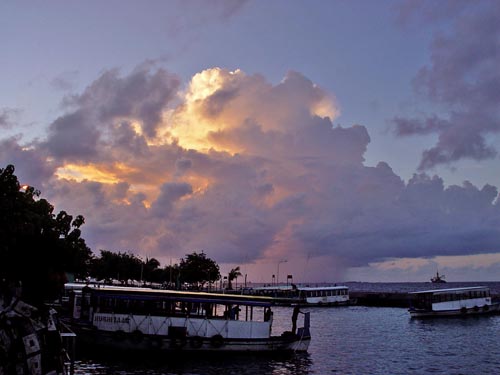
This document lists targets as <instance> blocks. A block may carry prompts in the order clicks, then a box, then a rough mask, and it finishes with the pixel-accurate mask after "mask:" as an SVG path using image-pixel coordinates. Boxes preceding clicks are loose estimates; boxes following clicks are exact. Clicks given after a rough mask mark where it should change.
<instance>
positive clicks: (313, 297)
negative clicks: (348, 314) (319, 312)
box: [297, 285, 353, 306]
mask: <svg viewBox="0 0 500 375" xmlns="http://www.w3.org/2000/svg"><path fill="white" fill-rule="evenodd" d="M297 292H298V301H299V304H301V305H307V306H346V305H350V304H353V301H352V300H350V299H349V288H348V287H347V286H343V285H342V286H337V285H335V286H317V287H301V286H298V287H297Z"/></svg>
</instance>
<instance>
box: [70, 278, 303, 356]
mask: <svg viewBox="0 0 500 375" xmlns="http://www.w3.org/2000/svg"><path fill="white" fill-rule="evenodd" d="M271 305H272V299H271V298H267V297H252V296H242V295H232V294H215V293H202V292H185V291H172V290H155V289H146V288H127V287H123V288H120V287H114V288H109V287H105V286H104V287H85V288H83V289H82V290H81V291H80V292H79V291H75V292H74V293H73V294H72V296H70V306H72V307H73V308H72V311H70V312H69V317H70V324H71V327H72V328H73V330H74V331H75V333H76V335H77V342H78V343H83V344H84V345H85V344H89V345H91V346H92V347H99V348H101V347H102V348H106V349H113V350H129V351H140V350H143V351H148V352H161V353H163V352H168V351H175V352H177V353H181V352H184V351H185V352H212V353H215V352H252V353H258V352H303V351H307V349H308V346H309V342H310V340H311V336H310V331H309V324H310V318H309V313H308V312H305V313H304V320H303V326H302V327H300V328H298V329H297V331H296V332H291V331H285V332H283V333H282V334H281V335H280V336H272V335H271V330H272V322H273V314H272V311H271Z"/></svg>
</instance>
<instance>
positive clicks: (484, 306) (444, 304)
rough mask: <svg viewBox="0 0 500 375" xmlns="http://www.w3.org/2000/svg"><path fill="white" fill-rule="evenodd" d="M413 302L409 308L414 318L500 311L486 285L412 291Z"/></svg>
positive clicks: (499, 306) (499, 305)
mask: <svg viewBox="0 0 500 375" xmlns="http://www.w3.org/2000/svg"><path fill="white" fill-rule="evenodd" d="M410 295H412V296H413V297H414V298H413V303H412V306H411V307H410V309H409V312H410V316H411V317H412V318H428V317H441V316H444V317H450V316H468V315H481V314H492V313H497V312H498V311H500V304H499V303H493V302H492V300H491V294H490V289H489V288H488V287H486V286H474V287H466V288H449V289H434V290H424V291H419V292H411V293H410Z"/></svg>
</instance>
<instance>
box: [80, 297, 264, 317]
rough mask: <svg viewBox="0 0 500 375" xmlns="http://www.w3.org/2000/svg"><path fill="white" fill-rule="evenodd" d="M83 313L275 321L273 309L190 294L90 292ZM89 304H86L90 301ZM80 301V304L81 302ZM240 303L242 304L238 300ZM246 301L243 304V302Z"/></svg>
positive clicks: (83, 305) (83, 300)
mask: <svg viewBox="0 0 500 375" xmlns="http://www.w3.org/2000/svg"><path fill="white" fill-rule="evenodd" d="M83 297H84V298H83V299H82V300H81V301H82V302H83V303H82V314H83V313H84V309H85V311H86V313H87V317H88V318H90V319H92V318H91V317H90V316H88V315H89V313H90V312H91V311H92V312H93V313H114V314H134V315H154V316H165V317H171V316H178V317H198V318H214V319H227V320H253V321H265V320H270V319H272V312H271V309H270V307H264V306H254V305H247V304H244V303H243V304H240V303H235V301H227V300H220V301H206V300H203V299H200V300H199V301H198V300H197V298H195V297H192V296H190V295H187V296H185V295H180V296H178V297H177V296H176V295H166V296H163V295H160V294H155V295H150V294H139V293H138V294H123V293H122V294H119V293H112V292H110V293H95V294H94V293H92V292H90V293H88V294H84V296H83ZM85 298H87V299H88V302H87V303H85V301H86V299H85ZM78 302H80V301H78ZM236 302H239V301H236ZM242 302H243V301H242ZM82 317H83V315H82Z"/></svg>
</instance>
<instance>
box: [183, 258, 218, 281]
mask: <svg viewBox="0 0 500 375" xmlns="http://www.w3.org/2000/svg"><path fill="white" fill-rule="evenodd" d="M179 272H180V279H181V282H186V283H190V284H192V285H193V286H197V287H203V285H204V284H205V283H206V282H210V283H212V282H214V281H217V280H219V279H220V271H219V265H218V264H217V263H215V261H213V260H212V259H210V258H208V257H207V256H206V255H205V253H204V252H203V251H202V252H201V253H199V254H198V253H197V252H193V253H192V254H186V257H185V258H184V259H181V262H180V264H179Z"/></svg>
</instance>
